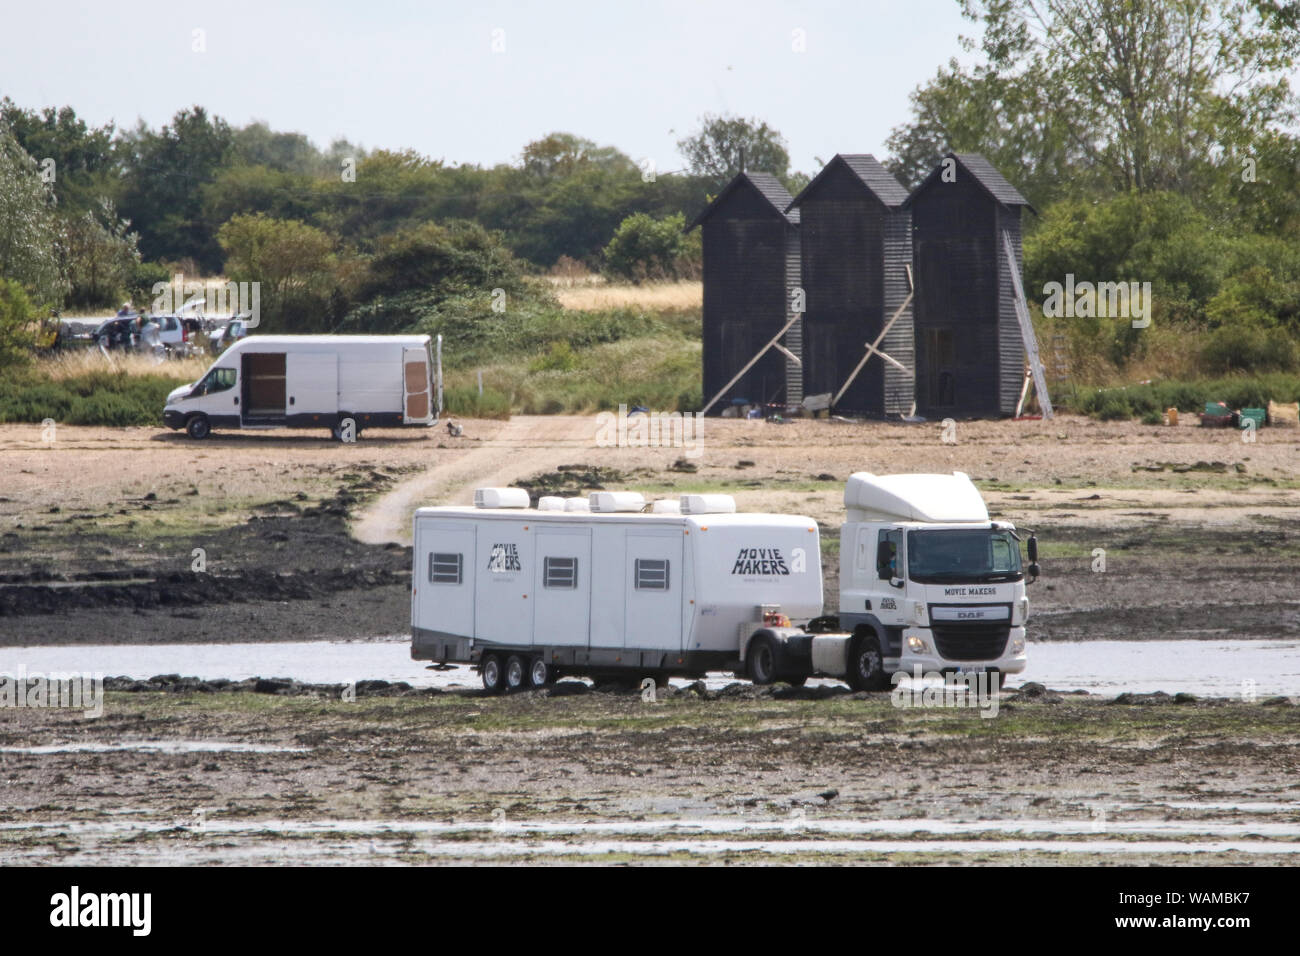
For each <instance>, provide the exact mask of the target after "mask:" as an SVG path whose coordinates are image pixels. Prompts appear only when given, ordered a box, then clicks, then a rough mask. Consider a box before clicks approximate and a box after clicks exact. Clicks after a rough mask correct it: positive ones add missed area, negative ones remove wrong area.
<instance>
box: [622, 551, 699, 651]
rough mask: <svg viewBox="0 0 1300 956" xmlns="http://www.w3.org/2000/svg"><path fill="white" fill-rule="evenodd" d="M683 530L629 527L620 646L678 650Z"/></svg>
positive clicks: (681, 597)
mask: <svg viewBox="0 0 1300 956" xmlns="http://www.w3.org/2000/svg"><path fill="white" fill-rule="evenodd" d="M682 571H683V568H682V532H681V529H680V528H665V529H663V530H653V531H652V530H649V529H647V530H644V531H628V533H627V561H626V564H625V566H624V574H625V576H626V577H625V579H624V580H625V581H626V587H627V605H626V610H625V617H624V624H623V635H624V637H623V646H624V647H628V648H633V647H638V648H655V649H659V648H662V649H665V650H674V651H676V650H681V647H682V601H683V599H684V595H685V588H684V587H683V580H684V579H683V575H682Z"/></svg>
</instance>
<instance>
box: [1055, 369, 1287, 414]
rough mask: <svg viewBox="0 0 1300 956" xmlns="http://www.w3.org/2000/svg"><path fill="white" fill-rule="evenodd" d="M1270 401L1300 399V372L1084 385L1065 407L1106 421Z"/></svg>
mask: <svg viewBox="0 0 1300 956" xmlns="http://www.w3.org/2000/svg"><path fill="white" fill-rule="evenodd" d="M1269 401H1274V402H1295V401H1300V375H1294V374H1288V373H1283V372H1274V373H1271V374H1267V375H1254V376H1250V377H1244V376H1243V377H1237V378H1217V379H1199V380H1196V381H1181V382H1180V381H1167V382H1151V383H1148V384H1145V385H1130V386H1127V387H1125V388H1080V389H1079V390H1078V391H1077V392H1076V394H1075V395H1074V397H1073V398H1072V399H1071V400H1069V401H1067V402H1065V403H1064V405H1063V407H1068V408H1070V409H1071V410H1072V411H1076V412H1080V413H1081V414H1084V415H1090V416H1092V417H1093V418H1100V419H1102V420H1103V421H1118V420H1122V419H1128V418H1134V417H1142V418H1145V417H1146V416H1149V415H1162V414H1163V413H1164V410H1165V409H1167V408H1176V409H1178V410H1179V411H1180V412H1187V413H1196V412H1202V411H1204V410H1205V403H1206V402H1224V403H1226V404H1227V406H1228V407H1229V408H1264V407H1266V406H1267V404H1268V402H1269Z"/></svg>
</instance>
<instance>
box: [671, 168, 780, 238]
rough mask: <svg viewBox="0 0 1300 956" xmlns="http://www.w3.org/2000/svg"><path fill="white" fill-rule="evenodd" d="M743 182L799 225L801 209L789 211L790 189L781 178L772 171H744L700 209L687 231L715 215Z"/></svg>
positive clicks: (778, 213) (776, 212) (737, 174)
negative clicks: (782, 182)
mask: <svg viewBox="0 0 1300 956" xmlns="http://www.w3.org/2000/svg"><path fill="white" fill-rule="evenodd" d="M742 184H747V185H749V186H751V187H753V189H754V190H755V191H756V192H757V193H758V194H759V195H760V196H762V197H763V198H764V199H765V200H767V202H768V203H769V204H770V205H771V207H772V211H773V212H774V213H775V214H776V215H778V216H780V217H781V218H782V219H785V220H786V221H788V222H789V223H791V224H792V225H798V223H799V210H797V209H796V210H794V211H792V212H787V210H786V207H788V206H789V205H790V191H789V190H788V189H786V188H785V187H784V186H783V185H781V180H779V179H777V178H776V177H775V176H773V175H772V174H771V173H750V172H743V173H736V175H735V176H733V177H732V179H731V182H729V183H727V185H725V186H724V187H722V192H720V193H718V195H717V196H715V197H714V198H713V202H711V203H709V204H708V205H707V206H705V207H704V209H703V210H701V211H700V214H699V215H698V216H696V217H695V218H694V219H693V220H691V223H690V225H688V226H687V227H686V231H687V232H690V231H691V230H692V229H694V228H695V227H696V226H698V225H700V223H702V222H704V220H705V219H708V218H709V216H711V215H713V213H714V212H716V211H717V210H718V209H720V208H721V207H722V205H723V204H724V203H725V202H726V201H727V199H728V197H729V196H730V195H731V194H732V193H733V192H735V191H736V190H737V189H738V188H740V186H741V185H742Z"/></svg>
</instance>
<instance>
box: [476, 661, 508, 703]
mask: <svg viewBox="0 0 1300 956" xmlns="http://www.w3.org/2000/svg"><path fill="white" fill-rule="evenodd" d="M479 670H480V671H481V672H482V674H483V689H484V690H485V691H487V692H488V693H489V694H499V693H501V691H502V690H503V689H504V688H505V680H504V675H503V674H502V672H501V657H500V656H499V655H497V654H484V655H483V662H482V664H480V665H479Z"/></svg>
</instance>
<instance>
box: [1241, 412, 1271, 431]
mask: <svg viewBox="0 0 1300 956" xmlns="http://www.w3.org/2000/svg"><path fill="white" fill-rule="evenodd" d="M1266 417H1267V412H1265V411H1264V409H1262V408H1243V409H1242V410H1241V421H1242V427H1243V428H1244V427H1245V421H1246V419H1247V418H1249V419H1252V420H1253V421H1254V422H1255V427H1256V428H1263V427H1264V419H1265V418H1266Z"/></svg>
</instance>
